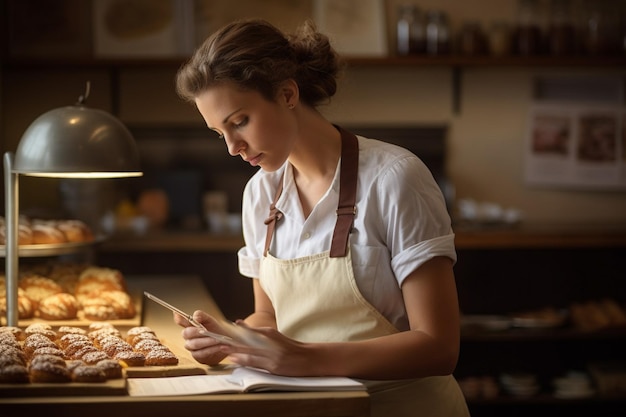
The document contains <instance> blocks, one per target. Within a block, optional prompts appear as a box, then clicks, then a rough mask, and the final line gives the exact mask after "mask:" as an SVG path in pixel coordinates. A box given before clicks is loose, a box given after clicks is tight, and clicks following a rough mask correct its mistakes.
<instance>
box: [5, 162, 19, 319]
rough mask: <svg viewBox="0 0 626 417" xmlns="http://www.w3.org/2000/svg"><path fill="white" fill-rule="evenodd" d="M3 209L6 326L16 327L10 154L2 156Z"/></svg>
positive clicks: (14, 184) (14, 187) (15, 208)
mask: <svg viewBox="0 0 626 417" xmlns="http://www.w3.org/2000/svg"><path fill="white" fill-rule="evenodd" d="M4 207H5V224H6V225H5V227H6V234H5V242H4V248H5V254H4V255H5V262H4V264H5V279H6V300H7V326H17V325H18V318H19V317H18V314H19V312H18V306H17V273H18V253H17V252H18V227H19V217H18V213H19V193H18V180H17V173H15V172H14V171H13V154H12V153H11V152H6V153H5V154H4Z"/></svg>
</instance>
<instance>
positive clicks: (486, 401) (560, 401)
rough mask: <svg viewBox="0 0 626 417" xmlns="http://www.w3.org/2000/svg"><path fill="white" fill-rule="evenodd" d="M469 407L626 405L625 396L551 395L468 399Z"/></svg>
mask: <svg viewBox="0 0 626 417" xmlns="http://www.w3.org/2000/svg"><path fill="white" fill-rule="evenodd" d="M468 403H469V404H470V405H516V406H518V405H519V406H523V405H538V404H554V405H568V404H569V405H572V406H575V405H580V404H585V405H590V404H603V405H610V404H622V403H626V395H599V394H598V395H593V396H591V397H581V398H557V397H555V396H554V395H551V394H547V393H546V394H544V393H542V394H537V395H534V396H530V397H524V396H519V397H514V396H511V395H499V396H497V397H495V398H469V399H468Z"/></svg>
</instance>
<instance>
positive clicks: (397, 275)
mask: <svg viewBox="0 0 626 417" xmlns="http://www.w3.org/2000/svg"><path fill="white" fill-rule="evenodd" d="M358 139H359V173H358V182H357V195H356V205H357V211H356V216H355V219H354V228H353V230H352V233H351V235H350V250H351V254H352V263H353V269H354V275H355V279H356V281H357V285H358V287H359V289H360V291H361V293H362V294H363V296H364V297H365V299H366V300H368V301H369V302H370V303H371V304H372V305H373V306H374V307H375V308H376V309H378V310H379V311H380V312H381V314H383V316H385V317H386V318H387V319H388V320H389V321H390V322H391V323H392V324H393V325H395V326H396V328H398V329H399V330H407V329H408V328H409V325H408V319H407V316H406V311H405V308H404V302H403V299H402V293H401V291H400V286H401V285H402V282H403V280H404V279H405V278H406V277H407V276H408V275H409V274H410V273H411V272H413V271H414V270H415V269H417V268H418V267H419V266H421V265H422V264H423V263H425V262H426V261H428V260H429V259H431V258H433V257H435V256H447V257H448V258H450V259H452V260H453V261H454V262H456V251H455V247H454V233H453V231H452V226H451V220H450V216H449V214H448V212H447V210H446V205H445V201H444V198H443V195H442V193H441V190H440V188H439V186H438V185H437V183H436V182H435V180H434V178H433V176H432V174H431V172H430V171H429V170H428V168H427V167H426V166H425V165H424V163H423V162H422V161H421V160H420V159H419V158H418V157H417V156H415V155H414V154H412V153H411V152H409V151H408V150H406V149H404V148H401V147H399V146H395V145H392V144H389V143H386V142H382V141H378V140H373V139H366V138H363V137H360V136H359V137H358ZM283 172H284V173H285V175H284V179H283V192H282V195H281V197H280V198H279V200H278V202H277V204H276V207H277V208H278V209H279V210H280V211H281V212H282V213H283V218H282V219H281V220H280V221H278V222H277V224H276V230H275V232H274V238H273V240H272V244H271V246H270V252H271V253H272V255H273V256H275V257H276V258H280V259H293V258H300V257H304V256H309V255H314V254H318V253H321V252H324V251H328V250H330V242H331V239H332V234H333V230H334V227H335V221H336V214H335V210H336V209H337V202H338V201H339V165H338V166H337V170H336V172H335V178H334V179H333V182H332V185H331V187H330V188H329V189H328V191H327V192H326V194H325V195H324V196H323V197H322V199H321V200H320V201H319V202H318V204H317V205H316V206H315V207H314V209H313V211H312V212H311V214H310V215H309V217H308V218H306V219H305V218H304V214H303V212H302V207H301V205H300V201H299V197H298V191H297V189H296V184H295V181H294V177H293V169H292V166H291V165H290V164H289V163H288V162H287V163H285V165H284V166H283V167H282V168H281V169H279V170H278V171H276V172H265V171H263V170H259V171H258V172H257V173H256V174H255V175H254V176H253V177H252V178H251V179H250V181H249V182H248V184H247V185H246V187H245V190H244V194H243V205H242V212H243V233H244V239H245V242H246V246H244V247H243V248H241V249H240V250H239V252H238V258H239V272H240V273H241V274H242V275H244V276H247V277H251V278H258V276H259V267H260V261H261V258H262V256H263V250H264V246H265V236H266V231H267V226H266V225H265V224H264V220H265V219H266V218H267V217H268V214H269V207H270V204H271V203H272V201H273V199H274V197H275V194H276V186H277V184H278V181H279V180H280V177H281V175H282V174H283Z"/></svg>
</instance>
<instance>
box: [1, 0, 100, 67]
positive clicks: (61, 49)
mask: <svg viewBox="0 0 626 417" xmlns="http://www.w3.org/2000/svg"><path fill="white" fill-rule="evenodd" d="M5 7H6V12H7V32H8V37H9V40H8V54H9V56H10V57H11V58H17V59H20V58H23V59H26V58H28V59H33V58H36V59H41V58H44V59H47V58H50V59H59V58H89V57H90V56H91V45H92V42H91V2H89V1H84V0H56V1H41V0H19V1H18V0H12V1H7V2H6V6H5Z"/></svg>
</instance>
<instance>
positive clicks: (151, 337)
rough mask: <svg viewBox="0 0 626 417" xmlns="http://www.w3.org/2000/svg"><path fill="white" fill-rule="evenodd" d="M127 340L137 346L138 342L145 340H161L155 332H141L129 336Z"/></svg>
mask: <svg viewBox="0 0 626 417" xmlns="http://www.w3.org/2000/svg"><path fill="white" fill-rule="evenodd" d="M126 340H127V341H128V343H130V344H131V345H133V346H136V345H137V344H138V343H140V342H142V341H144V340H155V341H157V342H159V338H158V337H157V335H156V334H154V333H139V334H136V335H134V336H127V337H126Z"/></svg>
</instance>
